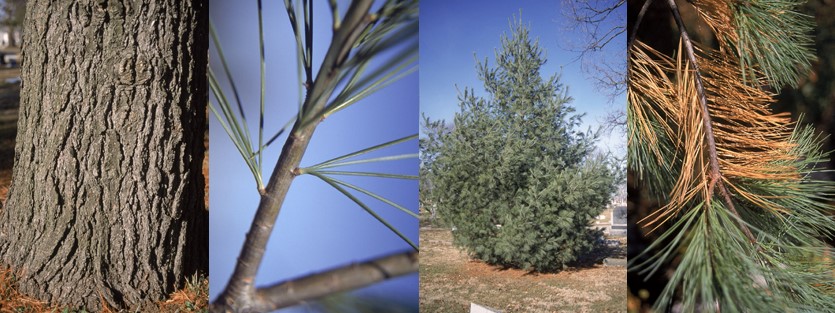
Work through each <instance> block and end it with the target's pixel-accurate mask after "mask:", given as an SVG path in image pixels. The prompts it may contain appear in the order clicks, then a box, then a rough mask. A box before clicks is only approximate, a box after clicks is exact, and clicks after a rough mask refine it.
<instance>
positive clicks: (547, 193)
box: [426, 21, 616, 271]
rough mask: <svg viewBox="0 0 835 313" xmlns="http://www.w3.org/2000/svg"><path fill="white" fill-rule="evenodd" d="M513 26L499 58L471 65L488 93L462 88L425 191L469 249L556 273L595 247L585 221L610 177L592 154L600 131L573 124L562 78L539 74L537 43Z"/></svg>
mask: <svg viewBox="0 0 835 313" xmlns="http://www.w3.org/2000/svg"><path fill="white" fill-rule="evenodd" d="M511 28H512V31H513V34H512V36H510V37H508V36H506V35H503V36H502V38H501V44H502V47H501V49H500V50H498V51H497V52H496V57H495V58H496V63H497V66H496V67H490V66H489V65H488V63H487V60H486V59H485V60H484V61H483V62H478V64H477V70H478V75H479V79H480V80H481V81H482V82H483V83H484V88H485V91H486V93H487V97H480V96H477V95H475V93H474V91H473V90H472V89H470V88H467V89H464V91H463V93H462V94H460V95H459V99H458V100H459V106H460V112H459V113H456V115H455V118H454V127H452V129H450V130H448V131H447V132H440V134H439V135H438V137H437V138H438V140H439V141H440V145H438V146H436V147H437V154H436V155H434V160H432V161H431V163H430V164H428V167H429V169H428V170H427V171H428V172H430V173H431V178H432V182H431V183H432V187H433V188H432V192H431V193H430V195H429V197H430V198H431V200H432V201H433V203H434V204H436V205H437V206H438V210H439V212H440V215H441V216H442V217H443V219H444V221H445V222H446V223H448V224H451V225H452V226H454V227H455V229H456V231H455V232H454V238H455V243H456V244H458V245H461V246H463V247H466V249H467V250H468V251H469V253H470V254H471V255H472V256H474V257H476V258H478V259H481V260H484V261H486V262H488V263H490V264H497V265H502V266H509V267H516V268H523V269H528V270H536V271H554V270H559V269H562V267H563V265H564V264H566V263H568V262H572V261H574V260H576V259H577V257H578V256H580V255H582V254H583V253H586V252H589V251H590V250H591V249H592V248H593V247H594V243H595V240H596V238H597V235H599V234H598V233H597V232H596V231H593V230H591V229H589V227H588V226H589V223H590V221H591V220H592V219H593V218H594V217H595V216H597V215H598V214H600V213H601V211H602V210H603V209H604V208H605V207H606V205H607V204H608V203H609V201H610V198H611V195H612V193H613V192H614V190H615V184H614V183H615V180H616V177H615V176H616V175H615V171H614V170H613V167H612V163H611V162H610V160H609V159H608V158H606V157H604V156H601V155H597V154H595V152H594V142H595V140H596V139H597V134H596V133H592V132H582V131H578V130H577V128H578V127H579V124H580V121H581V117H582V115H580V114H575V113H574V111H575V109H574V108H573V107H571V106H570V105H569V103H570V102H571V101H572V98H571V97H569V96H568V94H567V88H566V87H565V86H563V84H562V83H560V79H559V76H557V75H554V76H551V77H550V78H548V79H543V77H542V76H541V75H540V69H541V67H542V66H543V65H544V64H545V62H546V60H545V59H544V58H543V56H542V49H541V48H540V47H539V44H538V42H537V41H532V40H531V39H530V37H529V33H528V29H527V28H526V27H525V26H524V25H522V24H521V21H518V22H514V23H513V24H512V25H511ZM429 122H430V121H427V122H426V123H427V124H429Z"/></svg>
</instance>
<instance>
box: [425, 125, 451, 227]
mask: <svg viewBox="0 0 835 313" xmlns="http://www.w3.org/2000/svg"><path fill="white" fill-rule="evenodd" d="M421 127H423V132H422V133H423V134H424V138H420V141H419V149H420V186H419V188H420V194H419V197H420V206H421V208H422V209H424V210H427V211H429V214H430V217H429V218H430V221H431V222H433V223H434V222H436V218H437V217H438V216H437V214H438V206H437V204H436V203H434V202H433V201H432V199H433V196H432V192H433V191H434V190H435V187H434V184H433V183H432V181H433V180H434V173H433V172H432V163H433V162H435V159H436V158H437V157H438V153H440V150H441V137H443V136H444V135H446V134H447V133H449V129H448V128H447V125H446V123H445V122H444V121H443V120H437V121H432V120H430V119H429V117H426V116H425V115H424V116H423V120H422V121H421Z"/></svg>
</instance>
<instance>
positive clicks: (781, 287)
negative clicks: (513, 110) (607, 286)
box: [628, 0, 835, 312]
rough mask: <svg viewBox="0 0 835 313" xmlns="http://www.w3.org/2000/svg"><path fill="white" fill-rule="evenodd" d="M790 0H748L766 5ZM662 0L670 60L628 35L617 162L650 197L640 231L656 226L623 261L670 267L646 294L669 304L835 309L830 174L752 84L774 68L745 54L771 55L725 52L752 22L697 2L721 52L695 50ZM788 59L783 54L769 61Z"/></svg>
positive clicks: (638, 266)
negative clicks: (652, 204) (623, 139)
mask: <svg viewBox="0 0 835 313" xmlns="http://www.w3.org/2000/svg"><path fill="white" fill-rule="evenodd" d="M792 2H793V1H791V0H786V1H777V0H775V1H768V0H766V1H761V2H758V3H757V4H756V6H758V7H759V9H761V10H763V11H768V10H775V8H784V7H785V5H786V3H792ZM667 5H668V6H669V7H670V9H671V11H670V12H671V14H672V17H673V18H674V20H675V21H676V24H677V27H678V32H679V33H680V41H679V48H678V49H677V50H676V52H675V53H674V56H672V57H670V56H667V55H664V54H662V53H660V52H658V51H656V50H654V49H653V48H652V47H649V46H647V45H646V44H644V43H642V42H641V40H640V39H636V40H635V42H634V45H633V46H632V47H631V50H630V52H629V58H630V60H629V90H628V96H629V98H628V99H629V106H628V114H629V120H628V126H629V127H628V133H629V168H630V170H633V171H635V170H637V171H639V173H640V175H641V178H642V180H644V181H645V182H647V183H648V184H647V186H648V187H649V190H650V192H651V193H652V194H653V195H655V196H656V197H658V199H659V200H660V201H661V205H662V207H661V208H660V209H658V210H655V211H653V212H652V213H651V214H650V215H649V216H647V217H646V218H644V219H643V220H642V221H641V223H644V225H647V226H654V227H653V228H652V230H655V229H658V228H659V227H660V226H661V225H662V224H663V225H668V227H667V229H666V230H665V231H664V232H663V233H662V234H661V235H660V237H659V238H657V239H655V240H654V242H653V243H652V244H651V245H650V247H649V248H648V249H646V250H645V251H644V252H643V253H641V255H639V256H637V257H634V258H632V259H631V260H630V270H634V271H639V272H640V273H641V274H644V275H653V274H654V273H657V272H659V270H661V269H662V268H667V267H672V268H674V269H675V270H674V271H672V272H670V273H671V275H669V276H667V279H668V282H667V285H666V286H665V288H664V290H663V291H662V292H661V294H660V295H658V300H657V301H656V302H655V308H656V309H658V310H663V309H664V308H669V306H670V305H671V304H672V303H673V302H675V303H676V304H677V305H681V306H682V308H683V309H684V310H685V311H706V312H717V311H725V312H737V311H743V310H751V311H787V310H789V311H791V310H799V311H806V310H808V311H832V310H835V288H833V287H835V281H833V280H832V275H833V274H835V271H833V267H832V262H831V258H832V251H831V249H830V248H827V245H826V244H825V243H824V242H823V241H822V240H821V239H822V238H832V237H833V236H835V220H833V219H832V218H831V212H832V211H833V206H832V205H831V204H830V203H831V200H832V197H833V195H835V183H833V182H828V181H817V180H814V179H812V178H811V176H810V175H809V174H810V173H814V172H818V171H820V169H819V168H818V164H819V162H821V161H822V160H824V159H825V158H826V157H827V154H826V153H821V152H820V150H819V149H820V139H819V138H818V137H817V136H815V135H814V130H813V129H812V128H810V127H796V128H792V122H791V120H790V118H789V116H788V115H787V114H774V113H772V112H771V109H770V104H771V103H772V102H773V101H774V95H772V94H769V93H767V92H766V91H765V89H764V88H763V86H764V84H765V83H766V82H770V81H773V80H772V79H773V77H769V75H771V73H772V72H773V71H775V68H776V67H775V65H774V64H772V63H767V62H766V63H761V64H754V63H751V60H756V59H757V58H760V57H763V58H765V59H768V60H772V58H773V56H762V55H760V56H757V55H759V54H761V53H762V52H763V51H740V50H735V49H729V48H730V47H740V46H741V44H740V43H739V42H738V41H739V40H743V37H744V36H742V35H733V34H745V33H748V35H747V36H753V35H751V34H750V32H751V30H752V29H756V28H757V27H760V26H758V25H760V24H758V23H760V22H761V21H755V22H751V23H752V24H744V23H749V22H747V20H746V19H747V18H748V17H747V16H739V15H738V13H739V12H743V11H745V10H748V8H747V6H748V5H749V4H746V3H738V2H726V1H711V0H706V1H699V2H698V3H695V5H696V7H697V9H698V13H699V14H700V16H702V18H703V19H704V20H705V21H706V22H707V23H708V25H709V26H710V27H711V29H712V30H714V32H716V33H717V36H718V37H721V38H720V39H721V40H720V45H719V49H716V50H711V49H704V50H701V49H699V46H698V45H697V44H696V43H694V42H693V39H692V38H691V37H690V36H689V34H688V33H687V30H686V28H685V25H684V23H683V19H682V17H681V16H680V14H679V9H678V7H677V6H676V3H675V2H674V1H673V0H667ZM769 5H773V6H772V7H769ZM743 7H745V8H743ZM794 16H795V15H793V14H792V13H786V14H782V15H781V14H777V16H776V17H777V18H778V19H780V18H786V17H794ZM774 24H776V25H802V24H803V22H795V21H792V22H785V21H779V20H778V21H774ZM636 28H637V26H636V25H633V29H636ZM742 28H745V29H746V30H740V29H742ZM798 29H802V27H799V28H798ZM798 29H790V30H784V31H783V32H782V33H780V34H777V35H775V36H772V33H763V34H759V36H762V37H763V38H768V39H769V40H775V38H776V40H785V41H791V40H793V39H796V38H792V37H791V36H783V35H784V34H793V33H796V31H797V30H798ZM733 36H737V37H733ZM744 40H753V41H762V38H744ZM798 42H803V40H799V41H798ZM788 45H791V44H786V43H785V42H784V43H780V44H775V45H774V47H783V48H785V49H787V50H785V51H774V54H775V55H778V56H779V55H783V56H785V55H787V54H791V53H792V51H795V50H793V49H796V47H787V46H788ZM757 49H762V47H758V48H757ZM751 55H754V56H756V57H754V58H751V57H750V56H751ZM765 59H763V60H765ZM772 61H773V60H772ZM787 62H793V61H791V60H788V61H785V62H782V63H781V64H780V66H783V65H785V64H787ZM776 71H783V72H782V73H780V74H781V75H791V73H786V72H785V71H788V70H787V69H785V68H784V69H776ZM777 79H778V80H779V79H780V78H777ZM668 222H669V223H668ZM755 234H756V235H755ZM821 257H823V261H822V262H821V261H820V260H821V259H820V258H821ZM682 291H686V292H682Z"/></svg>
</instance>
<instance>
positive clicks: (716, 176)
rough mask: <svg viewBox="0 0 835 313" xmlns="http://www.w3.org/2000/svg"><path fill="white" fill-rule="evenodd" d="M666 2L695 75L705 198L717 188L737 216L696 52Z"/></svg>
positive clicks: (672, 2) (678, 17)
mask: <svg viewBox="0 0 835 313" xmlns="http://www.w3.org/2000/svg"><path fill="white" fill-rule="evenodd" d="M667 4H669V5H670V10H671V11H672V14H673V18H674V19H675V21H676V25H678V30H679V34H681V41H682V43H683V44H684V49H685V52H686V53H687V58H688V59H689V60H690V64H691V65H692V66H693V76H695V78H696V79H695V83H696V94H697V95H698V98H699V105H700V110H701V115H702V125H703V127H704V132H705V139H706V140H707V149H708V150H707V153H708V158H709V162H710V182H709V185H708V195H707V198H708V199H709V197H710V196H711V195H712V194H713V188H714V186H715V187H718V188H719V194H720V195H721V196H722V200H723V201H724V202H725V205H726V206H727V208H728V209H729V210H731V212H733V213H734V215H736V216H737V217H739V212H737V211H736V206H735V205H734V202H733V200H731V193H730V192H729V191H728V188H727V187H726V186H725V183H724V182H723V180H722V172H721V170H720V169H719V157H718V155H717V153H716V139H715V137H714V134H713V122H712V121H711V118H710V111H709V110H708V108H707V96H706V95H705V88H704V85H703V84H702V74H701V70H699V62H698V60H696V52H695V51H693V43H692V42H691V41H690V36H689V35H688V34H687V28H686V27H685V26H684V21H682V20H681V14H680V13H679V11H678V7H677V6H676V1H675V0H667ZM739 226H740V228H742V231H743V232H745V236H746V237H748V240H749V241H750V242H751V243H752V244H756V242H757V239H756V238H754V234H752V233H751V230H750V229H748V226H745V224H742V223H740V224H739Z"/></svg>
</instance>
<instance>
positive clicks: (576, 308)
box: [420, 227, 627, 313]
mask: <svg viewBox="0 0 835 313" xmlns="http://www.w3.org/2000/svg"><path fill="white" fill-rule="evenodd" d="M420 247H421V253H420V254H421V259H420V308H421V310H420V311H421V312H453V313H454V312H468V310H469V307H470V302H475V303H478V304H481V305H484V306H488V307H491V308H494V309H497V310H500V311H501V312H503V313H513V312H623V311H624V309H625V308H626V294H627V287H626V268H625V267H606V266H603V265H601V264H593V265H587V266H586V267H570V268H568V269H567V270H565V271H562V272H559V273H555V274H536V273H530V272H528V271H523V270H517V269H501V268H500V267H496V266H491V265H487V264H485V263H483V262H481V261H475V260H472V259H470V258H469V257H467V255H466V253H464V252H463V251H461V250H460V249H458V248H456V247H455V246H453V245H452V233H451V232H450V231H449V230H448V229H443V228H429V227H424V228H421V230H420ZM617 254H619V252H618V253H617Z"/></svg>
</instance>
